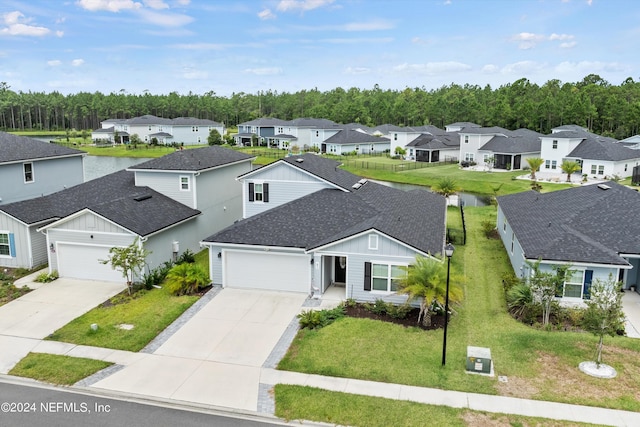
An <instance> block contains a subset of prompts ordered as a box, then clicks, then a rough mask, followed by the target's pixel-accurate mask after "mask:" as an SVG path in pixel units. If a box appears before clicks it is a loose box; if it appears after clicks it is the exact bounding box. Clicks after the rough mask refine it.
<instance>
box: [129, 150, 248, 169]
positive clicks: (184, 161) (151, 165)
mask: <svg viewBox="0 0 640 427" xmlns="http://www.w3.org/2000/svg"><path fill="white" fill-rule="evenodd" d="M253 158H254V156H250V155H248V154H245V153H242V152H240V151H235V150H230V149H228V148H224V147H218V146H215V145H213V146H210V147H203V148H194V149H188V150H178V151H175V152H173V153H170V154H167V155H165V156H162V157H159V158H157V159H153V160H148V161H146V162H144V163H140V164H138V165H135V166H132V167H130V168H129V169H128V170H133V171H135V170H172V171H202V170H205V169H211V168H214V167H218V166H222V165H226V164H229V163H235V162H239V161H242V160H249V159H253Z"/></svg>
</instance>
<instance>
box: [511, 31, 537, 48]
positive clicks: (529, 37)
mask: <svg viewBox="0 0 640 427" xmlns="http://www.w3.org/2000/svg"><path fill="white" fill-rule="evenodd" d="M544 39H545V36H543V35H540V34H534V33H519V34H516V35H514V36H513V37H511V40H513V41H515V42H518V43H519V44H518V48H519V49H531V48H534V47H536V45H537V44H538V43H539V42H541V41H543V40H544Z"/></svg>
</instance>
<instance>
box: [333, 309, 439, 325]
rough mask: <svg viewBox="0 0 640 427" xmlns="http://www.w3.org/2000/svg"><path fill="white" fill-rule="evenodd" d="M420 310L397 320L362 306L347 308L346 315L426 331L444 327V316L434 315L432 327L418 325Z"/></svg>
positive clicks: (414, 310) (412, 311) (415, 310)
mask: <svg viewBox="0 0 640 427" xmlns="http://www.w3.org/2000/svg"><path fill="white" fill-rule="evenodd" d="M419 312H420V309H418V308H414V309H412V310H411V311H410V312H409V313H408V314H407V316H406V317H405V318H404V319H397V318H395V317H391V316H389V315H388V314H376V313H374V312H372V311H369V310H367V309H365V308H364V307H363V306H362V304H356V305H355V306H352V307H347V306H345V315H347V316H349V317H355V318H359V319H373V320H382V321H383V322H390V323H395V324H396V325H402V326H404V327H418V328H420V329H424V330H432V329H440V328H442V327H444V316H439V315H434V316H431V326H428V327H427V326H424V325H422V324H420V325H418V324H417V320H418V313H419Z"/></svg>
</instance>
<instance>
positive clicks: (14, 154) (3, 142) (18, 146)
mask: <svg viewBox="0 0 640 427" xmlns="http://www.w3.org/2000/svg"><path fill="white" fill-rule="evenodd" d="M85 154H86V153H85V152H84V151H80V150H76V149H74V148H68V147H64V146H62V145H58V144H52V143H49V142H44V141H38V140H37V139H33V138H28V137H26V136H18V135H13V134H10V133H6V132H0V164H2V163H13V162H22V161H26V160H40V159H51V158H56V157H70V156H84V155H85Z"/></svg>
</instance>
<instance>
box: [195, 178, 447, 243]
mask: <svg viewBox="0 0 640 427" xmlns="http://www.w3.org/2000/svg"><path fill="white" fill-rule="evenodd" d="M445 205H446V200H445V199H444V197H442V196H439V195H437V194H433V193H430V192H428V191H426V190H414V191H410V192H405V191H403V190H398V189H395V188H391V187H387V186H384V185H381V184H377V183H374V182H371V181H368V182H367V183H365V184H364V185H363V186H362V187H360V188H359V189H358V190H355V191H353V192H343V191H339V190H333V189H324V190H320V191H317V192H315V193H312V194H309V195H307V196H305V197H302V198H300V199H296V200H294V201H292V202H289V203H287V204H284V205H280V206H278V207H276V208H273V209H270V210H268V211H265V212H262V213H260V214H258V215H254V216H251V217H249V218H247V219H244V220H242V221H239V222H237V223H235V224H233V225H232V226H230V227H228V228H226V229H224V230H222V231H220V232H218V233H216V234H214V235H212V236H210V237H208V238H206V239H205V240H204V241H206V242H216V243H231V244H246V245H259V246H278V247H292V248H302V249H305V250H308V251H311V250H313V249H316V248H319V247H321V246H324V245H327V244H331V243H334V242H337V241H340V240H342V239H345V238H348V237H351V236H354V235H357V234H360V233H362V232H365V231H368V230H377V231H378V232H380V233H382V234H385V235H387V236H389V237H391V238H393V239H396V240H398V241H400V242H402V243H404V244H406V245H408V246H411V247H412V248H414V249H416V250H418V251H420V252H423V253H431V254H436V253H441V252H442V248H443V245H444V236H445V211H446V206H445ZM292 218H295V220H292Z"/></svg>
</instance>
